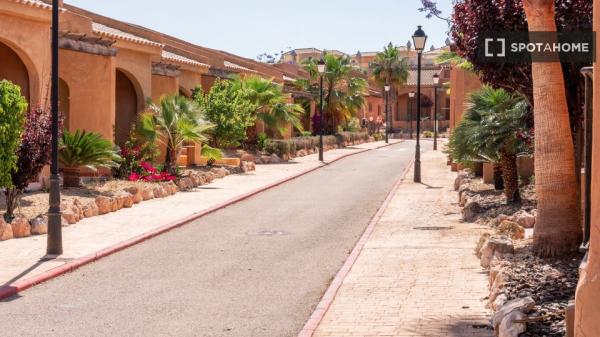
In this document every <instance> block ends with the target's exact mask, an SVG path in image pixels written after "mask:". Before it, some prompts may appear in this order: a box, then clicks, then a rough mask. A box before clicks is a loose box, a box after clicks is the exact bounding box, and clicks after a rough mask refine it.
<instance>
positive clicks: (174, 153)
mask: <svg viewBox="0 0 600 337" xmlns="http://www.w3.org/2000/svg"><path fill="white" fill-rule="evenodd" d="M148 106H149V108H148V110H147V111H146V112H144V113H142V115H141V116H140V120H139V123H138V134H140V135H141V136H143V137H145V138H146V139H147V140H148V141H149V142H156V141H158V142H160V143H162V144H164V145H165V148H166V154H165V166H164V170H166V171H168V172H169V173H172V174H175V173H176V167H175V166H176V163H177V158H178V157H179V153H180V152H181V149H182V147H183V144H184V143H185V142H195V143H203V142H206V141H207V137H206V135H207V133H208V132H209V130H211V129H212V128H213V125H212V124H210V123H208V122H206V121H205V120H204V119H203V118H202V110H201V108H200V106H199V105H198V104H197V103H196V102H194V101H192V100H189V99H187V98H185V97H183V96H165V97H163V98H162V99H161V101H160V105H155V104H153V103H149V104H148Z"/></svg>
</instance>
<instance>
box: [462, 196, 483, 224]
mask: <svg viewBox="0 0 600 337" xmlns="http://www.w3.org/2000/svg"><path fill="white" fill-rule="evenodd" d="M482 211H483V208H482V207H481V205H480V204H479V202H477V201H476V200H473V201H471V200H469V202H468V203H467V204H466V205H465V207H463V209H462V217H463V220H465V221H467V222H473V221H475V220H476V219H477V216H478V215H479V214H480V213H481V212H482Z"/></svg>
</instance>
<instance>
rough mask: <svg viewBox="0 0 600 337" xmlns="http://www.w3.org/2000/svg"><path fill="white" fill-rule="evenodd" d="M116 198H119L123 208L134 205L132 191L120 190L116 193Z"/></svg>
mask: <svg viewBox="0 0 600 337" xmlns="http://www.w3.org/2000/svg"><path fill="white" fill-rule="evenodd" d="M115 198H116V199H118V200H119V205H121V208H131V207H133V195H131V193H129V192H125V191H120V192H118V193H117V194H115Z"/></svg>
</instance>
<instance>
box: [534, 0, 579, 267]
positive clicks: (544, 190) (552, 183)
mask: <svg viewBox="0 0 600 337" xmlns="http://www.w3.org/2000/svg"><path fill="white" fill-rule="evenodd" d="M523 7H524V9H525V14H526V16H527V22H528V25H529V31H530V32H535V31H545V32H556V22H555V8H554V1H553V0H524V1H523ZM532 78H533V102H534V123H535V133H536V137H535V185H536V192H537V198H538V218H537V221H536V229H535V232H534V235H533V243H534V248H535V250H536V252H537V254H538V255H540V256H553V255H559V254H563V253H567V252H571V251H575V250H576V249H577V248H578V246H579V245H580V243H581V237H582V234H581V233H582V229H581V225H580V216H581V214H580V212H579V209H580V205H579V202H580V200H579V199H578V182H577V176H576V171H575V167H576V165H575V151H574V146H573V138H572V134H571V128H570V124H569V110H568V106H567V98H566V97H567V96H566V91H565V82H564V78H563V71H562V67H561V64H560V62H541V63H540V62H534V63H533V64H532Z"/></svg>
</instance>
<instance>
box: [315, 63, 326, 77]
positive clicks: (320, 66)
mask: <svg viewBox="0 0 600 337" xmlns="http://www.w3.org/2000/svg"><path fill="white" fill-rule="evenodd" d="M317 70H318V71H319V74H321V75H323V74H324V73H325V60H323V59H320V60H319V62H317Z"/></svg>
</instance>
